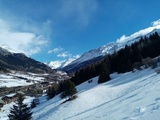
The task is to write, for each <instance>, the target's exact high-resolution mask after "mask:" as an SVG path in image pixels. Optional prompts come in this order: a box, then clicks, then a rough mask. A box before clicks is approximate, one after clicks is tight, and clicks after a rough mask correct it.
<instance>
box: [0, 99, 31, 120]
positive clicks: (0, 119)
mask: <svg viewBox="0 0 160 120" xmlns="http://www.w3.org/2000/svg"><path fill="white" fill-rule="evenodd" d="M33 99H34V97H29V96H26V97H25V99H24V103H25V104H27V105H28V106H29V105H30V103H31V102H32V100H33ZM14 104H15V103H14V102H12V103H10V104H6V105H4V106H3V108H2V110H1V111H0V120H8V117H7V115H8V114H9V112H10V109H11V107H12V106H13V105H14Z"/></svg>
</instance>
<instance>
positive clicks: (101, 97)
mask: <svg viewBox="0 0 160 120" xmlns="http://www.w3.org/2000/svg"><path fill="white" fill-rule="evenodd" d="M111 78H112V79H111V81H109V82H106V83H103V84H100V85H97V78H93V82H92V83H88V82H85V83H82V84H81V85H79V86H77V89H78V94H77V95H78V98H77V99H75V100H73V101H70V102H67V103H64V104H61V103H62V102H63V101H64V100H65V99H62V100H61V99H60V98H59V97H58V96H57V97H55V98H53V99H51V100H49V101H47V102H45V103H43V104H40V105H39V106H38V107H36V108H35V109H34V110H33V118H34V120H53V119H54V120H159V118H160V87H159V86H160V80H159V78H160V74H157V73H156V72H155V71H154V70H152V69H145V70H142V71H136V72H134V73H133V72H128V73H125V74H112V75H111Z"/></svg>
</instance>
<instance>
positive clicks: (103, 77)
mask: <svg viewBox="0 0 160 120" xmlns="http://www.w3.org/2000/svg"><path fill="white" fill-rule="evenodd" d="M108 80H110V76H109V70H108V67H107V65H106V63H103V64H102V66H101V70H100V75H99V79H98V83H103V82H106V81H108Z"/></svg>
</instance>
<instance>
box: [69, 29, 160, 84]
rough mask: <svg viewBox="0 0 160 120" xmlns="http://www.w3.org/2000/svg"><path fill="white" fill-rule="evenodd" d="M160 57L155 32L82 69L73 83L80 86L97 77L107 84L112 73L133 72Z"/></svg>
mask: <svg viewBox="0 0 160 120" xmlns="http://www.w3.org/2000/svg"><path fill="white" fill-rule="evenodd" d="M159 55H160V36H159V34H158V33H157V32H155V33H154V34H152V35H150V36H149V37H146V36H145V37H141V38H140V40H139V41H137V42H135V43H133V44H132V45H126V46H125V48H123V49H120V50H119V51H116V52H115V53H113V54H111V55H107V56H106V57H105V58H104V59H103V60H101V61H99V62H97V63H94V64H92V65H89V66H87V67H84V68H81V69H80V70H79V71H77V72H75V74H74V75H73V76H72V78H71V81H72V82H74V83H75V84H76V85H79V84H81V83H83V82H85V81H87V80H89V79H91V78H93V77H95V76H99V80H98V83H102V82H106V81H108V80H110V74H111V73H113V72H117V73H125V72H128V71H132V70H133V69H134V68H138V67H140V66H141V65H142V64H146V62H149V60H150V59H152V58H154V57H157V56H159ZM152 64H153V62H152ZM154 65H155V64H154Z"/></svg>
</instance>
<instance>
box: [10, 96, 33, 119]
mask: <svg viewBox="0 0 160 120" xmlns="http://www.w3.org/2000/svg"><path fill="white" fill-rule="evenodd" d="M23 100H24V96H23V95H21V94H20V95H19V96H18V100H17V102H16V105H13V107H12V108H11V110H10V114H9V115H8V117H9V120H31V118H32V112H31V111H30V107H28V106H27V104H24V103H23Z"/></svg>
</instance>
